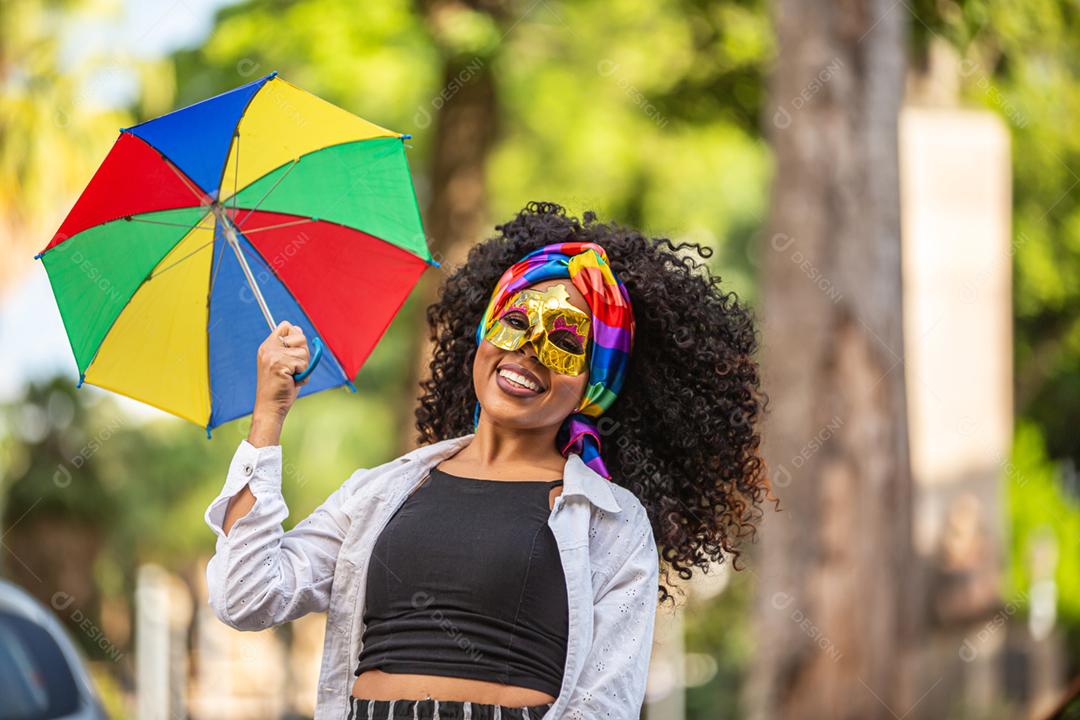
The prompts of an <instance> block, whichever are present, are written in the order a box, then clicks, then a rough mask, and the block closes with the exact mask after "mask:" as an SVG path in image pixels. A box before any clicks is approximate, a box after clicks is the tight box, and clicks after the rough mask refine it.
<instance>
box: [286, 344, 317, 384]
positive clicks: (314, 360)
mask: <svg viewBox="0 0 1080 720" xmlns="http://www.w3.org/2000/svg"><path fill="white" fill-rule="evenodd" d="M311 346H312V347H313V348H315V352H314V353H312V355H311V358H310V359H309V360H308V366H307V367H306V368H304V369H303V371H302V372H298V373H296V374H295V375H293V380H295V381H296V382H303V381H304V378H306V377H307V376H308V375H310V374H311V371H312V370H314V369H315V366H316V365H318V364H319V361H320V360H322V353H323V344H322V340H320V339H319V338H317V337H316V338H314V339H313V340H312V341H311Z"/></svg>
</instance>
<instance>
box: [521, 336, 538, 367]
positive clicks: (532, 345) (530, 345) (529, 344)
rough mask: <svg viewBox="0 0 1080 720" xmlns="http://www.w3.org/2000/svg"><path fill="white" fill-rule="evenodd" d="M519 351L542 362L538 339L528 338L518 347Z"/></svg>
mask: <svg viewBox="0 0 1080 720" xmlns="http://www.w3.org/2000/svg"><path fill="white" fill-rule="evenodd" d="M518 352H519V353H521V354H522V355H525V356H526V357H531V358H532V359H533V360H536V361H537V362H540V360H539V357H540V355H539V354H538V353H537V352H536V340H526V341H525V342H524V343H522V344H521V347H519V348H518Z"/></svg>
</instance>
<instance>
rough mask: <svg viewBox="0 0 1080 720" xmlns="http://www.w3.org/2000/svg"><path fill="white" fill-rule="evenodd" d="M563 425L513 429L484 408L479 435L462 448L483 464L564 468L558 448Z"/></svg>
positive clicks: (469, 455) (476, 461) (481, 414)
mask: <svg viewBox="0 0 1080 720" xmlns="http://www.w3.org/2000/svg"><path fill="white" fill-rule="evenodd" d="M558 432H559V427H558V426H555V427H543V428H527V429H523V428H513V427H506V426H503V425H498V424H496V423H494V422H492V421H491V420H489V419H488V417H487V416H486V415H485V414H484V411H483V410H481V411H480V423H479V424H478V425H477V426H476V436H475V437H474V438H473V439H472V442H470V443H469V446H468V447H466V448H465V449H463V450H462V454H463V455H466V456H467V457H468V458H469V460H470V461H472V462H474V463H476V464H477V465H479V466H481V467H485V468H488V467H491V468H494V467H496V466H503V467H505V466H507V465H530V466H536V467H547V468H552V469H555V470H559V471H561V470H562V468H563V464H564V463H565V462H566V459H565V458H564V457H563V456H562V455H561V454H560V453H559V450H558V448H556V447H555V436H556V434H557V433H558Z"/></svg>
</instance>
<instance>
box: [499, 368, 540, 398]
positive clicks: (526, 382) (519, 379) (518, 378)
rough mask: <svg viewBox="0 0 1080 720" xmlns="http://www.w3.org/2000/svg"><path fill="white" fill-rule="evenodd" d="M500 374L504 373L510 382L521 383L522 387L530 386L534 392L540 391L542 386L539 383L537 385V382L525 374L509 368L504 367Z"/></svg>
mask: <svg viewBox="0 0 1080 720" xmlns="http://www.w3.org/2000/svg"><path fill="white" fill-rule="evenodd" d="M499 374H500V375H502V376H503V377H504V378H506V379H507V380H509V381H510V382H512V383H514V384H515V385H521V386H522V387H527V388H529V389H530V390H532V391H534V392H540V386H539V385H537V384H536V383H534V382H533V381H532V380H530V379H529V378H527V377H525V376H524V375H518V374H517V373H516V372H514V371H513V370H507V369H505V368H504V369H502V370H500V371H499Z"/></svg>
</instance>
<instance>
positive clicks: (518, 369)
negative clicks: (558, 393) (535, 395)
mask: <svg viewBox="0 0 1080 720" xmlns="http://www.w3.org/2000/svg"><path fill="white" fill-rule="evenodd" d="M499 370H512V371H514V372H516V373H517V375H521V376H525V377H526V378H528V379H529V380H531V381H532V382H535V383H537V385H538V386H539V388H540V392H541V393H542V392H544V391H545V390H548V388H546V386H544V384H543V383H542V382H540V378H538V377H536V376H535V375H534V373H531V372H529V371H528V370H526V369H525V368H524V367H522V366H521V365H518V364H517V363H503V364H502V365H499V366H498V367H497V368H495V371H496V373H498V372H499Z"/></svg>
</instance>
